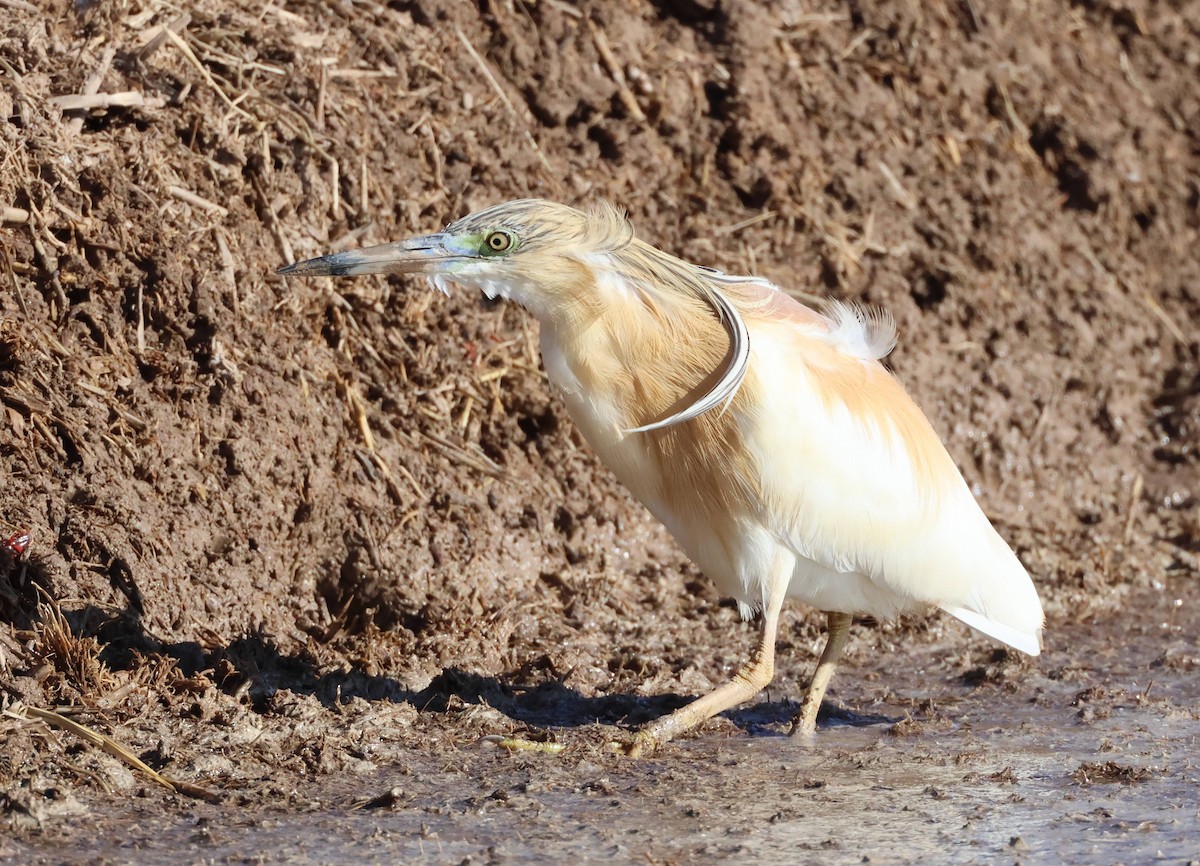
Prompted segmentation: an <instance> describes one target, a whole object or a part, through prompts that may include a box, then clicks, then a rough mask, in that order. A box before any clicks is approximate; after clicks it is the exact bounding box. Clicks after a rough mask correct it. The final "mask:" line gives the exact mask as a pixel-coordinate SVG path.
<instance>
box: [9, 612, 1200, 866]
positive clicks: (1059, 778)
mask: <svg viewBox="0 0 1200 866" xmlns="http://www.w3.org/2000/svg"><path fill="white" fill-rule="evenodd" d="M1179 601H1180V599H1179V598H1178V597H1177V596H1175V595H1172V594H1171V592H1170V591H1169V590H1168V591H1164V592H1160V593H1157V594H1154V595H1142V596H1139V597H1138V598H1137V599H1136V600H1135V603H1133V604H1131V605H1130V609H1129V614H1128V616H1127V618H1126V619H1125V621H1124V622H1123V623H1122V625H1123V627H1122V628H1121V629H1114V628H1113V627H1112V624H1098V623H1085V624H1080V625H1077V626H1074V627H1072V628H1070V629H1068V630H1066V631H1064V632H1062V633H1061V634H1060V635H1059V637H1058V638H1057V639H1056V641H1055V644H1056V645H1054V646H1051V647H1050V648H1049V649H1048V651H1047V652H1046V654H1045V655H1044V656H1043V660H1042V663H1041V664H1040V665H1039V666H1038V668H1037V669H1036V670H1032V669H1029V668H1026V667H1022V668H1020V669H1019V670H1016V671H1014V670H1006V669H1003V668H1002V667H997V666H994V665H993V666H992V668H990V669H989V670H987V671H984V670H980V671H976V672H974V673H973V674H972V675H969V676H968V677H966V678H963V677H961V676H956V671H955V669H954V668H953V666H952V665H947V664H946V663H945V657H944V652H943V651H942V650H941V649H940V648H938V647H936V646H932V647H927V648H924V649H923V650H922V651H919V652H914V653H911V654H909V655H908V657H907V662H908V667H907V669H906V670H902V671H896V670H889V669H888V665H889V663H891V662H894V661H895V658H894V657H891V658H875V659H866V660H864V664H863V666H862V668H865V670H863V669H861V668H860V669H855V670H853V671H846V673H847V677H846V678H845V680H843V683H842V685H843V687H844V688H843V689H842V690H841V691H842V693H843V694H844V696H845V697H844V700H845V701H847V702H848V703H850V704H852V705H853V706H854V707H855V710H856V712H855V715H856V716H857V718H856V720H855V721H854V722H851V721H849V720H848V715H849V714H846V713H836V712H835V713H834V716H835V717H834V718H832V719H828V720H827V721H826V723H825V724H824V725H823V726H822V728H821V729H820V730H819V731H818V733H817V735H816V737H815V738H814V739H813V740H811V741H804V740H802V739H799V738H790V737H786V736H783V735H782V734H781V733H780V730H781V729H782V728H783V723H784V722H785V721H786V719H787V716H788V714H789V711H790V710H792V709H793V707H792V706H791V705H782V704H780V703H772V702H770V701H763V702H760V703H758V704H756V705H755V706H752V707H750V708H748V709H746V710H744V711H742V712H738V713H734V714H732V718H733V719H734V723H733V725H730V726H729V730H727V731H724V732H722V733H721V734H709V735H706V736H701V737H698V738H695V739H690V740H687V741H685V742H683V743H681V744H678V745H674V746H670V747H668V748H667V749H666V750H665V751H664V752H663V753H662V754H660V755H658V756H657V757H655V758H651V759H646V760H637V761H634V760H628V759H625V758H621V757H617V756H614V755H611V754H606V753H605V752H604V751H602V750H600V749H597V748H594V745H593V743H591V742H587V741H586V740H585V739H584V738H582V737H581V736H580V735H579V733H578V732H577V731H571V730H565V729H564V730H558V731H555V733H557V734H559V735H560V736H561V738H562V739H564V740H565V741H566V742H567V743H568V746H567V748H566V749H565V750H564V751H563V752H562V753H560V754H558V755H546V754H529V753H509V752H506V751H503V750H499V749H496V748H489V747H488V746H487V745H486V744H484V743H483V742H476V743H468V742H464V743H461V744H460V745H459V746H458V747H457V748H455V749H453V750H450V751H447V752H443V753H441V754H438V755H436V756H433V755H430V754H429V753H428V751H426V750H421V749H417V750H411V751H409V752H407V753H406V754H404V755H403V756H402V757H401V758H399V760H398V761H397V762H396V763H387V762H377V764H378V766H376V767H375V768H373V769H371V770H369V771H365V772H364V771H359V772H358V773H356V774H354V777H353V780H352V781H350V780H347V779H346V778H345V776H344V775H342V776H340V777H339V776H338V775H333V776H329V777H326V778H324V779H319V780H312V781H311V783H309V784H302V785H300V786H298V787H297V788H295V789H293V790H288V791H284V790H279V789H277V790H276V791H275V792H274V795H273V796H266V797H262V796H254V797H251V798H244V799H240V800H238V799H237V798H236V792H235V791H229V792H228V794H229V795H233V796H234V798H235V800H236V801H237V803H238V805H237V806H207V805H198V804H196V803H195V802H194V801H189V800H181V799H177V798H169V799H168V801H167V802H166V803H165V804H164V803H163V802H162V797H161V796H160V795H159V794H158V793H157V792H153V791H152V792H146V793H145V794H144V795H143V796H142V797H135V798H133V799H129V798H121V799H117V800H113V799H106V798H95V797H89V798H88V800H89V802H88V803H87V805H86V807H85V806H84V804H82V803H81V804H78V810H77V813H76V814H75V815H74V816H73V817H72V819H71V820H70V821H69V822H64V823H63V824H61V825H60V826H58V827H57V828H56V829H55V830H54V831H52V832H46V833H44V834H36V835H34V836H30V837H26V838H25V839H23V840H22V841H20V842H12V843H8V844H7V846H6V847H5V848H4V849H3V851H2V853H4V854H6V855H8V856H11V857H14V858H17V859H19V860H21V861H22V862H28V863H55V862H80V863H84V862H87V863H98V862H111V863H123V862H139V863H172V862H180V859H179V858H181V857H182V858H183V859H185V860H187V861H189V862H201V861H203V862H212V863H243V862H267V863H329V862H363V863H387V862H397V861H400V862H429V863H462V862H471V863H476V862H482V863H487V862H495V863H501V862H510V863H547V864H549V863H561V862H564V860H573V861H581V862H606V861H612V860H615V861H617V862H651V863H659V862H663V863H672V862H699V861H703V862H725V861H740V862H745V861H746V860H750V861H752V862H760V863H863V862H871V863H919V862H929V861H936V862H939V863H981V862H986V863H996V862H1010V863H1061V862H1075V863H1122V862H1123V863H1144V862H1151V861H1154V862H1167V863H1188V862H1192V861H1194V859H1195V858H1196V856H1197V853H1198V852H1197V847H1196V846H1197V839H1200V798H1198V797H1197V792H1198V791H1200V759H1198V757H1197V756H1198V754H1200V752H1198V750H1197V745H1198V740H1200V681H1198V679H1197V677H1196V675H1195V672H1196V670H1197V667H1198V666H1200V656H1197V655H1196V645H1195V641H1194V636H1195V634H1196V629H1197V626H1200V619H1197V617H1196V616H1195V613H1194V611H1193V610H1189V609H1187V608H1184V607H1183V606H1181V605H1180V604H1179ZM872 673H874V674H876V675H877V677H878V682H879V683H880V687H879V689H878V690H877V691H876V692H874V693H872V692H871V691H870V690H864V689H863V688H862V687H861V685H858V684H856V682H854V681H851V679H850V678H851V676H853V677H855V679H856V680H861V679H862V678H863V674H867V675H868V678H870V679H873V678H871V677H870V676H869V675H870V674H872ZM964 680H967V681H964ZM968 681H970V682H968ZM504 722H505V720H504V719H503V718H498V719H496V721H495V722H494V724H496V727H497V729H503V727H504ZM507 724H508V725H511V724H512V721H511V720H508V722H507ZM590 733H591V735H592V736H593V737H595V736H597V735H599V734H602V732H599V731H592V732H590ZM392 760H396V759H392ZM68 852H69V853H68Z"/></svg>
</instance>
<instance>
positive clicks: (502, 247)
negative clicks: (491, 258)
mask: <svg viewBox="0 0 1200 866" xmlns="http://www.w3.org/2000/svg"><path fill="white" fill-rule="evenodd" d="M483 246H484V252H485V253H492V254H493V255H495V254H499V253H506V252H508V251H509V250H511V249H512V248H513V236H512V234H511V233H509V232H506V231H502V230H500V229H496V230H495V231H491V232H488V233H487V236H486V237H485V238H484V239H483Z"/></svg>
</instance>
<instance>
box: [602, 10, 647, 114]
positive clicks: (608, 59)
mask: <svg viewBox="0 0 1200 866" xmlns="http://www.w3.org/2000/svg"><path fill="white" fill-rule="evenodd" d="M587 26H588V30H589V31H591V34H592V44H593V45H595V46H596V51H597V53H599V55H600V60H601V61H603V63H604V68H605V69H607V70H608V74H609V75H610V76H612V80H613V83H615V84H616V85H617V95H618V96H620V97H621V103H622V104H623V105H624V106H625V110H626V111H628V112H629V116H630V117H632V118H633V119H634V120H636V121H637V122H638V123H645V122H646V115H645V113H644V112H643V111H642V107H641V106H640V105H638V101H637V97H636V96H634V95H633V91H632V90H630V89H629V85H628V84H627V83H626V82H625V73H624V72H623V71H622V70H621V64H620V63H618V62H617V57H616V55H615V54H613V50H612V48H611V47H610V46H609V44H608V37H606V36H605V35H604V31H603V30H601V29H600V28H599V27H597V26H596V25H595V24H594V23H592V21H591V20H590V19H589V20H588V22H587Z"/></svg>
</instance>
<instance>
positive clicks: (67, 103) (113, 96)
mask: <svg viewBox="0 0 1200 866" xmlns="http://www.w3.org/2000/svg"><path fill="white" fill-rule="evenodd" d="M50 104H51V105H53V106H55V107H56V108H58V109H59V110H60V111H90V110H92V109H94V108H137V107H140V106H144V107H147V108H162V107H163V106H164V105H166V104H167V102H166V100H165V99H161V98H159V97H155V96H151V97H146V96H145V95H143V94H142V93H141V92H140V91H137V90H119V91H117V92H115V93H73V94H70V95H69V96H52V97H50ZM76 122H78V123H80V124H82V123H83V118H82V117H73V118H71V123H76ZM68 128H70V127H68Z"/></svg>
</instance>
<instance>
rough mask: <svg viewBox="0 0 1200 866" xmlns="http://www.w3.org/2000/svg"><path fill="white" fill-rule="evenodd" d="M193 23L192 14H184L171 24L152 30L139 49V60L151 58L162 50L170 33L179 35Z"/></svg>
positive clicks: (161, 25)
mask: <svg viewBox="0 0 1200 866" xmlns="http://www.w3.org/2000/svg"><path fill="white" fill-rule="evenodd" d="M191 22H192V15H191V13H190V12H183V13H181V14H180V15H179V16H177V17H176V18H174V19H173V20H172V21H171V22H170V23H168V24H160V25H158V26H157V27H155V28H153V29H151V30H150V33H149V35H148V36H147V37H146V39H145V41H144V42H143V43H142V45H141V47H139V48H138V49H137V56H138V59H139V60H145V59H146V58H147V57H149V56H150V55H151V54H153V53H154V52H155V51H157V50H158V49H160V48H162V45H163V43H164V42H166V41H167V34H168V33H178V32H180V31H181V30H183V28H185V27H187V26H188V24H190V23H191Z"/></svg>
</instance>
